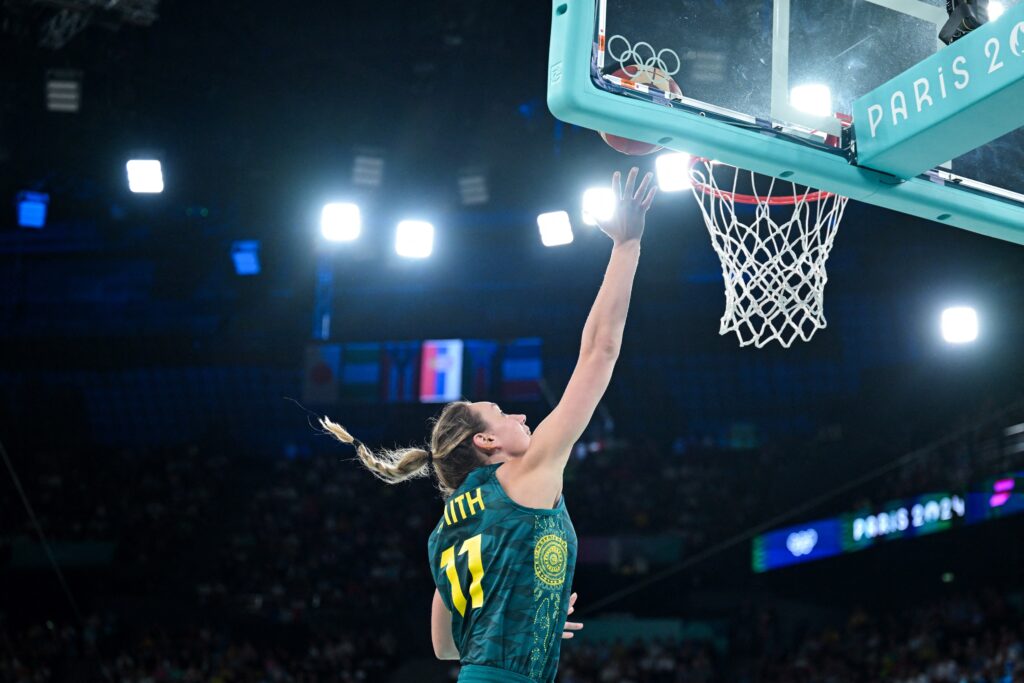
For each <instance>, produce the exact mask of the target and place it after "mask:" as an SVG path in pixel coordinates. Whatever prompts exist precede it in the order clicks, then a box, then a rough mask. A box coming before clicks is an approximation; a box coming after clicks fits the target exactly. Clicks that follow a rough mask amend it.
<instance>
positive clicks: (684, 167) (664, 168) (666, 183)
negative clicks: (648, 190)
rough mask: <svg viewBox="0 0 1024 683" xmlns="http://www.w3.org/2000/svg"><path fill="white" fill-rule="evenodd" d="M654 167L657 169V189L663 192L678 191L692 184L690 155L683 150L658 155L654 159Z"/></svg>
mask: <svg viewBox="0 0 1024 683" xmlns="http://www.w3.org/2000/svg"><path fill="white" fill-rule="evenodd" d="M654 167H655V169H656V170H657V171H658V189H659V190H661V191H663V192H679V191H680V190H686V189H689V188H690V186H691V185H692V184H693V183H692V181H691V180H690V155H689V154H687V153H685V152H669V153H668V154H662V155H659V156H658V158H657V159H655V160H654Z"/></svg>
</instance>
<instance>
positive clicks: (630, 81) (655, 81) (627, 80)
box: [600, 66, 683, 156]
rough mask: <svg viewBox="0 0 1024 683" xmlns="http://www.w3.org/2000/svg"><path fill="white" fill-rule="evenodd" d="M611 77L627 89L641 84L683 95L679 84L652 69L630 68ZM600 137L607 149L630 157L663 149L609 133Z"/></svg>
mask: <svg viewBox="0 0 1024 683" xmlns="http://www.w3.org/2000/svg"><path fill="white" fill-rule="evenodd" d="M612 75H613V76H616V77H618V78H621V79H622V80H623V82H622V84H623V85H624V86H625V87H627V88H628V87H635V85H636V84H642V85H649V86H651V87H653V88H657V89H658V90H661V91H662V92H671V93H673V94H675V95H682V94H683V91H682V89H680V87H679V84H677V83H676V82H675V81H674V80H672V77H671V76H669V75H668V74H666V73H665V72H664V71H662V70H660V69H656V68H654V67H649V66H630V67H626V68H623V69H618V70H617V71H615V73H613V74H612ZM600 135H601V139H602V140H604V141H605V142H606V143H608V146H609V147H611V148H612V149H614V150H615V151H617V152H622V153H623V154H628V155H630V156H643V155H645V154H653V153H655V152H658V151H660V150H662V149H664V148H663V147H662V146H661V145H655V144H652V143H650V142H641V141H639V140H631V139H629V138H624V137H622V136H619V135H612V134H611V133H600Z"/></svg>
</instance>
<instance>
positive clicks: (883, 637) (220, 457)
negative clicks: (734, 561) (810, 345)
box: [0, 430, 1024, 683]
mask: <svg viewBox="0 0 1024 683" xmlns="http://www.w3.org/2000/svg"><path fill="white" fill-rule="evenodd" d="M1012 438H1016V437H1012ZM1008 439H1011V436H1008V435H1007V434H1006V433H1005V432H1004V431H1000V430H995V431H991V432H986V433H984V434H975V435H972V436H971V437H970V438H962V439H955V440H952V441H950V442H948V443H946V444H943V445H941V446H940V447H939V449H938V450H936V451H935V454H934V456H933V457H935V458H941V459H942V460H943V462H944V463H945V464H944V466H943V467H936V466H934V461H927V462H926V460H912V461H911V462H910V463H909V464H907V465H905V466H901V467H899V468H898V469H896V470H895V471H893V472H891V473H889V475H887V476H886V477H885V478H883V479H881V480H878V481H875V482H873V483H869V484H867V485H865V487H862V488H861V489H860V490H858V491H853V492H851V493H850V494H849V500H847V501H846V502H845V503H844V504H852V503H853V502H855V501H857V500H860V499H858V496H860V497H862V498H861V499H863V500H867V499H866V498H863V497H864V496H865V495H867V494H865V491H867V492H871V491H872V489H871V488H870V487H871V486H872V485H874V486H875V487H882V488H878V489H876V491H875V494H874V495H872V496H871V497H872V498H881V497H883V496H888V497H893V496H905V495H914V494H916V493H922V492H924V491H928V490H935V489H936V488H937V487H947V488H948V487H951V486H956V485H963V484H965V483H966V482H967V480H968V479H970V478H971V477H972V476H976V474H977V464H978V462H979V461H981V462H984V463H986V464H988V465H993V464H994V466H997V467H1008V466H1010V465H1013V464H1014V463H1015V462H1019V453H1020V452H1021V451H1024V448H1017V445H1019V444H1018V443H1017V441H1012V439H1011V441H1012V443H1010V442H1008V441H1007V440H1008ZM1015 444H1017V445H1015ZM1010 452H1012V453H1014V454H1015V455H1014V456H1013V457H1014V458H1018V460H1013V461H1012V462H1011V460H1007V459H1006V454H1007V453H1010ZM225 453H226V451H225V450H224V449H209V450H207V449H203V448H199V447H197V446H189V447H184V448H164V449H154V450H147V451H124V452H115V453H111V452H98V451H97V452H94V451H90V450H88V449H85V448H83V449H82V450H81V451H73V452H70V451H69V452H46V453H36V454H34V455H33V457H31V458H21V459H19V460H17V461H16V462H15V466H16V468H17V470H18V472H19V473H20V477H21V484H22V486H23V488H24V492H25V495H26V496H27V498H28V499H29V501H30V502H31V505H32V508H33V510H34V512H35V514H36V516H37V517H38V520H39V523H40V525H41V527H42V528H43V530H44V532H45V533H46V535H47V537H48V538H49V539H50V541H51V542H52V543H53V544H54V545H55V547H57V549H58V555H60V556H61V557H62V558H63V559H64V560H65V561H66V560H67V559H68V558H72V559H73V553H74V546H75V544H76V543H81V542H93V543H100V544H107V545H109V546H110V547H111V548H113V557H112V559H110V560H109V561H107V562H106V563H100V564H99V565H98V566H93V567H90V568H89V569H88V571H87V572H86V575H78V574H73V575H72V585H73V586H74V587H75V589H76V591H78V594H79V597H80V598H81V600H82V603H83V607H84V610H85V611H86V613H87V614H92V615H101V616H91V617H89V618H87V619H86V621H85V623H84V624H83V625H76V624H78V621H77V620H75V619H73V618H71V616H70V615H68V614H65V615H64V617H62V618H58V617H54V618H53V620H52V621H47V620H43V621H39V620H34V619H33V618H32V617H33V616H34V615H35V614H37V613H38V612H39V611H40V610H38V609H36V608H34V607H32V606H31V605H29V604H26V603H24V602H21V603H19V596H18V595H15V594H13V593H11V594H8V595H7V596H5V598H4V600H3V605H2V607H0V609H2V610H3V612H2V613H0V619H2V621H0V628H2V636H3V637H2V640H3V644H4V647H3V648H2V650H0V681H7V680H12V681H40V682H42V681H63V680H99V678H97V676H99V675H100V674H102V671H103V670H104V669H105V670H106V671H107V672H108V673H109V674H110V675H111V676H112V677H113V678H112V680H117V681H132V682H134V681H138V682H140V683H141V682H143V681H264V680H266V681H277V680H280V681H318V680H346V681H347V680H353V681H355V680H359V681H363V680H366V681H370V680H386V678H387V672H388V671H390V670H391V669H393V668H394V667H395V666H396V665H397V663H398V662H400V661H403V660H404V659H405V658H407V657H409V656H410V655H415V656H421V655H424V654H426V655H427V656H429V649H428V640H427V637H426V636H427V620H426V617H425V615H427V614H429V605H430V596H431V595H432V593H433V585H432V582H431V581H430V575H429V573H428V572H427V568H426V564H425V563H426V560H427V555H426V538H427V536H428V533H429V530H430V528H431V527H432V526H433V525H434V524H435V523H436V521H437V519H438V518H439V517H440V514H441V499H440V496H439V494H438V492H437V490H436V489H435V488H434V487H433V486H432V485H431V484H428V483H427V482H426V481H418V482H413V483H408V484H404V485H400V486H387V485H385V484H383V483H381V482H379V481H377V480H376V479H374V478H373V477H372V476H371V475H370V474H369V473H367V472H366V471H365V470H364V469H363V468H362V467H361V466H360V465H359V464H358V463H357V462H356V461H355V460H354V458H353V456H352V454H351V452H350V451H349V450H347V449H343V448H340V447H339V448H336V449H326V450H325V451H324V452H320V453H303V452H293V453H291V454H290V455H289V456H288V457H281V458H277V459H270V458H255V457H245V456H242V455H237V454H232V455H230V456H228V455H226V454H225ZM786 456H788V454H780V453H778V452H773V451H770V450H768V449H763V448H762V449H750V450H747V451H741V452H736V451H730V452H723V451H721V450H719V449H717V448H715V447H714V446H712V445H707V444H689V445H688V446H687V447H686V448H685V449H678V448H674V447H668V446H666V447H664V448H662V447H658V446H657V445H644V446H640V445H633V446H622V445H618V446H616V445H614V444H609V445H608V446H607V447H606V448H599V449H593V450H588V451H587V452H586V453H585V454H582V455H577V456H574V459H573V462H572V463H571V464H570V467H569V469H568V470H567V473H566V485H565V496H566V500H567V504H568V506H569V509H570V512H571V514H572V517H573V521H574V524H575V526H576V528H577V531H578V533H579V534H580V536H581V537H586V536H605V537H613V536H643V535H658V534H661V535H665V536H671V537H673V538H675V539H678V540H679V541H680V543H681V544H682V548H683V549H684V552H686V553H690V554H692V553H694V552H697V551H699V550H700V549H702V548H705V547H707V546H708V545H709V544H710V543H711V542H712V541H713V540H714V539H717V538H721V537H723V536H726V535H729V534H735V533H739V532H741V531H743V530H744V529H746V528H747V527H749V526H750V520H751V518H752V516H753V515H754V512H755V511H757V512H758V514H759V515H761V516H763V515H764V514H765V511H766V510H769V509H770V507H771V505H772V504H773V501H772V500H771V498H770V496H769V495H768V494H769V493H771V494H773V495H774V496H776V500H775V501H774V503H778V500H777V498H778V496H779V491H780V490H782V489H783V488H784V484H785V481H786V479H787V477H788V476H789V474H788V473H787V467H796V468H800V467H806V466H807V465H806V462H805V461H801V460H800V459H799V458H790V460H791V463H790V464H788V465H787V464H786V463H784V462H782V461H783V460H786ZM879 491H880V493H879ZM610 500H613V501H615V504H614V505H608V504H607V502H608V501H610ZM865 504H867V503H865ZM34 542H35V529H34V527H33V525H32V523H31V522H30V519H29V517H28V515H27V514H26V511H25V510H24V508H23V506H22V502H21V498H20V493H19V492H18V491H17V490H16V489H15V487H14V486H13V484H12V482H11V481H10V479H9V478H4V479H3V480H2V481H0V560H5V561H6V564H8V565H10V566H12V567H13V566H14V564H15V563H14V562H13V560H14V559H16V558H15V554H14V552H13V550H12V548H13V547H14V544H16V543H34ZM69 553H70V555H69ZM72 564H73V563H72ZM22 569H26V568H25V567H22ZM27 570H28V571H29V573H31V571H32V570H33V567H28V568H27ZM34 571H35V572H36V573H37V575H40V576H43V575H46V572H48V571H49V570H48V568H47V567H46V565H45V563H39V564H37V565H35V566H34ZM97 577H99V578H97ZM19 580H24V575H22V576H21V578H20V579H19ZM29 583H31V581H29ZM26 599H29V598H26ZM1020 607H1021V606H1020V605H1016V606H1015V607H1011V606H1008V605H1007V603H1006V602H1005V601H1004V600H1001V599H1000V598H999V597H998V596H993V595H988V596H985V597H984V598H978V597H974V598H963V599H959V600H955V601H949V602H944V603H938V604H935V605H931V606H928V607H925V608H922V609H921V610H918V611H917V612H914V613H913V614H908V615H901V616H897V615H869V614H868V613H866V612H863V611H858V612H856V613H855V614H853V615H851V617H850V619H849V621H848V622H847V623H846V624H845V626H843V627H842V628H831V629H825V630H821V631H818V632H812V633H809V634H807V635H805V636H803V637H802V638H801V639H800V640H798V641H796V645H794V646H793V647H791V648H788V649H787V648H785V647H783V646H782V645H781V643H782V642H783V640H784V638H782V636H781V635H780V634H774V633H770V632H759V633H755V634H752V635H748V636H746V640H748V641H749V640H752V639H753V640H757V641H759V642H761V643H762V644H763V643H766V642H769V641H770V642H772V643H780V645H778V646H777V647H776V646H773V647H770V648H761V649H760V650H757V651H753V650H750V651H748V650H744V648H743V647H742V642H741V641H742V640H743V638H740V639H739V641H735V642H734V643H733V652H732V654H731V655H723V654H722V653H720V652H716V651H715V650H714V649H712V648H709V647H707V646H706V645H702V644H696V643H688V644H682V645H679V644H670V643H668V642H666V641H652V642H647V643H640V642H636V643H618V644H615V645H613V646H606V645H595V644H593V643H591V644H588V643H587V642H586V640H585V639H581V640H579V641H571V642H570V643H569V644H567V646H566V648H565V649H564V652H565V656H564V658H563V662H562V676H561V680H564V681H567V682H582V681H601V682H608V681H634V682H636V683H642V682H647V681H656V682H666V683H667V682H669V681H695V682H710V681H717V680H726V679H729V680H750V681H755V680H756V681H766V682H771V683H774V682H775V681H780V682H781V681H808V682H810V681H822V682H823V683H825V682H828V683H833V682H834V683H842V682H846V681H849V682H851V683H852V682H854V681H871V680H887V681H899V682H901V683H902V682H904V681H906V682H907V683H930V682H932V681H935V682H943V681H957V682H959V681H965V682H970V683H975V682H977V683H988V682H989V681H991V682H992V683H996V682H997V681H998V682H999V683H1004V682H1009V681H1015V680H1021V676H1022V673H1021V642H1022V635H1024V628H1022V623H1021V617H1020V615H1021V611H1020V609H1019V608H1020ZM154 608H156V609H157V610H158V611H159V610H169V612H170V613H171V614H172V617H171V618H168V619H160V620H159V622H158V623H156V622H155V620H154V621H151V622H146V621H145V619H144V618H143V619H140V617H139V615H146V614H152V613H154V612H153V610H154ZM254 624H255V625H256V626H255V627H254ZM267 629H271V630H272V629H286V633H288V634H291V635H289V637H287V638H276V637H275V638H270V639H269V640H268V639H267V637H266V633H267ZM769 630H770V629H769ZM740 662H745V664H744V665H743V666H740ZM100 663H102V665H101V664H100ZM97 672H100V673H97Z"/></svg>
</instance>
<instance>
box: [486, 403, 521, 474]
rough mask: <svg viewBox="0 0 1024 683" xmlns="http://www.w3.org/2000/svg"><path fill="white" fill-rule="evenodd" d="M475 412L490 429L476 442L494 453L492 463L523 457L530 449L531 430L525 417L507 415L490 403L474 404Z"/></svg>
mask: <svg viewBox="0 0 1024 683" xmlns="http://www.w3.org/2000/svg"><path fill="white" fill-rule="evenodd" d="M473 410H474V411H475V412H476V413H477V414H478V415H480V417H482V418H483V420H484V422H486V423H487V427H488V431H487V432H486V433H484V434H478V435H477V436H476V437H474V441H475V443H476V444H477V445H478V446H480V447H481V448H482V449H483V450H485V451H487V452H490V451H492V450H493V451H494V455H493V456H492V457H491V462H504V461H505V460H507V459H508V458H509V457H515V456H518V455H522V454H523V453H525V452H526V449H527V448H529V446H530V428H529V426H527V424H526V416H525V415H521V414H520V415H513V414H511V413H506V412H504V411H503V410H502V409H501V408H500V407H498V405H497V404H495V403H491V402H489V401H482V402H480V403H474V404H473Z"/></svg>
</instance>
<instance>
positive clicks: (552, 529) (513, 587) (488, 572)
mask: <svg viewBox="0 0 1024 683" xmlns="http://www.w3.org/2000/svg"><path fill="white" fill-rule="evenodd" d="M500 466H501V465H500V464H498V465H487V466H484V467H481V468H479V469H476V470H474V471H473V472H471V473H470V474H469V476H468V477H466V481H465V483H464V484H463V485H462V486H461V487H460V488H459V490H458V491H456V492H455V493H454V494H453V495H452V496H451V498H450V499H449V500H448V502H447V503H446V504H445V509H444V515H443V516H442V518H441V521H440V522H439V523H438V525H437V527H435V529H434V531H433V532H432V533H431V534H430V539H429V541H428V543H427V550H428V554H429V557H430V568H431V573H432V574H433V576H434V583H435V584H436V585H437V588H438V592H439V593H440V594H441V598H442V599H443V600H444V603H445V605H447V607H448V609H449V610H450V611H451V613H452V634H453V636H454V638H455V644H456V645H457V646H458V648H459V653H460V655H461V657H460V659H461V663H462V664H463V665H467V664H476V665H482V666H487V667H493V668H495V669H502V670H505V671H510V672H513V673H515V674H518V675H520V676H525V677H527V678H529V679H530V680H532V681H538V682H541V683H548V682H549V681H554V679H555V671H556V670H557V667H558V654H559V652H560V650H561V644H562V627H563V625H564V624H565V619H566V616H567V614H568V610H569V596H570V595H571V593H572V575H573V569H574V568H575V566H576V531H575V529H573V526H572V521H571V520H570V519H569V513H568V512H567V511H566V508H565V500H564V498H561V499H559V501H558V505H557V506H556V507H555V508H553V509H539V508H527V507H524V506H522V505H519V504H517V503H515V502H513V501H512V500H511V499H510V498H509V497H508V495H506V493H505V491H504V490H503V489H502V488H501V484H500V483H499V482H498V479H497V477H496V476H495V472H496V471H497V469H498V467H500ZM496 673H500V672H496Z"/></svg>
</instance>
